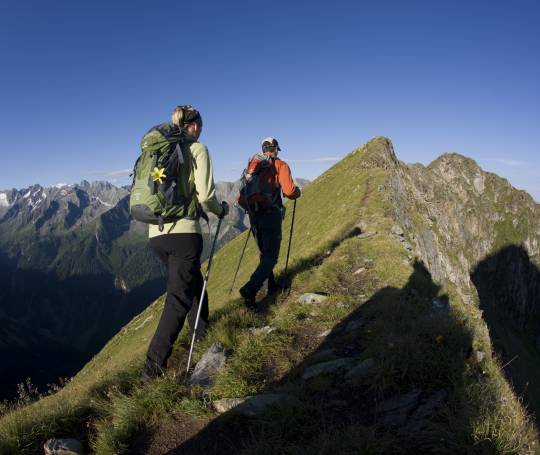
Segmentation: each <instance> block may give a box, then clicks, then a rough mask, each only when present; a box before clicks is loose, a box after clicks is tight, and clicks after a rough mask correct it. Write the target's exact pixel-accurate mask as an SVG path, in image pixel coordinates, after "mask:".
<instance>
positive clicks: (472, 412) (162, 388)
mask: <svg viewBox="0 0 540 455" xmlns="http://www.w3.org/2000/svg"><path fill="white" fill-rule="evenodd" d="M389 150H390V145H389V142H388V141H387V140H386V139H384V138H375V139H374V140H372V141H370V142H369V143H368V144H366V145H365V146H363V147H361V148H359V149H358V150H355V151H353V152H352V153H351V154H349V155H348V156H347V157H346V158H345V159H343V160H342V161H340V162H339V163H337V164H336V165H335V166H333V167H332V168H331V169H330V170H329V171H327V172H326V173H324V174H323V175H322V176H320V177H319V178H318V179H316V180H315V181H314V182H312V183H311V184H310V185H309V186H308V187H307V188H305V190H304V192H303V196H302V198H301V199H300V200H299V201H298V204H297V212H296V220H295V227H294V237H293V242H292V253H291V260H290V263H289V277H290V278H291V280H292V286H291V292H290V294H288V295H285V294H281V295H278V296H277V297H275V298H265V299H264V300H263V302H262V307H263V308H264V311H261V312H260V313H258V314H253V313H250V312H247V311H246V310H245V309H244V308H242V305H241V302H240V300H239V299H238V298H237V289H238V288H239V287H240V286H241V285H242V284H243V283H244V282H245V281H246V280H247V278H248V277H249V274H250V273H251V272H252V270H253V269H254V267H255V265H256V263H257V259H258V251H257V249H256V246H255V243H254V242H253V240H250V241H249V244H248V248H247V250H246V255H245V260H244V261H243V264H242V267H241V269H240V273H239V276H238V279H237V284H236V286H235V289H234V291H233V293H232V294H229V288H230V286H231V281H232V278H233V274H234V271H235V268H236V264H237V261H238V258H239V254H240V251H241V249H242V246H243V244H244V241H245V236H246V235H247V233H244V234H242V235H240V236H238V237H237V238H235V239H234V240H232V241H231V242H229V243H228V244H227V245H226V246H224V247H223V248H222V249H221V250H220V251H219V252H218V253H217V255H216V257H215V262H214V266H213V270H212V275H211V279H210V284H209V294H210V299H211V322H212V325H211V329H210V331H209V333H208V335H207V337H206V338H205V339H204V340H203V341H202V342H200V343H199V344H198V345H197V348H196V351H195V360H197V359H198V358H200V356H201V355H202V353H203V352H204V351H205V350H206V349H207V348H208V347H209V346H210V344H211V343H212V342H214V341H220V342H222V343H223V344H225V345H226V346H227V347H228V348H229V349H230V352H231V355H230V357H229V358H228V361H227V367H226V368H225V369H224V370H223V371H222V372H220V374H219V375H218V377H217V378H216V382H215V385H214V386H213V387H212V388H211V389H210V390H209V391H207V392H205V393H202V392H201V391H198V390H188V389H187V388H185V387H184V386H183V385H182V381H180V382H178V380H179V379H180V380H181V379H182V374H181V373H179V374H176V372H177V371H182V365H183V362H185V357H186V350H187V348H188V343H187V337H186V334H185V332H186V331H185V330H184V331H183V334H182V336H181V337H180V339H179V341H178V343H177V346H176V349H175V352H174V353H173V358H172V362H171V364H172V367H171V369H170V371H169V372H168V374H167V375H166V376H165V377H164V378H162V379H158V380H155V381H152V382H151V383H150V384H146V385H141V384H140V383H139V382H138V380H137V377H138V373H139V370H140V367H141V365H142V362H143V358H144V354H145V351H146V348H147V345H148V342H149V340H150V338H151V336H152V335H153V333H154V330H155V328H156V324H157V320H158V318H159V315H160V312H161V309H162V305H163V298H160V299H158V301H156V302H155V303H154V304H153V305H151V306H150V307H148V308H147V309H146V310H145V311H143V312H142V313H141V314H140V315H138V316H137V317H136V318H134V319H133V320H132V321H131V322H130V323H129V324H128V325H126V326H125V327H124V328H123V329H122V330H121V331H120V333H118V335H116V336H115V337H114V338H113V339H112V340H111V341H110V342H109V343H108V344H107V345H106V347H105V348H104V349H103V350H102V351H101V352H100V353H99V354H98V355H96V356H95V357H94V358H93V359H92V361H91V362H89V363H88V364H87V365H86V366H85V367H84V368H83V370H82V371H81V372H80V373H79V374H77V375H76V376H75V377H74V378H73V380H72V381H71V382H70V383H69V384H68V385H67V386H66V387H65V388H64V389H62V390H61V391H59V392H57V393H56V394H54V395H51V396H48V397H46V398H44V399H42V400H40V401H38V402H35V403H33V404H31V405H29V406H26V407H23V408H20V409H15V410H9V409H5V410H4V411H3V412H4V415H3V416H2V417H1V419H0V453H2V454H4V453H5V454H10V453H40V445H41V444H42V443H43V442H44V441H45V440H46V439H47V438H49V437H60V436H75V437H79V438H81V439H83V440H84V441H85V442H86V443H87V444H88V448H89V449H91V450H92V451H94V452H95V453H98V454H113V453H115V454H116V453H168V452H169V451H172V450H178V451H180V452H181V453H246V454H248V453H257V454H264V453H269V454H270V453H290V454H295V453H336V452H339V453H485V454H488V453H499V454H509V453H515V454H526V453H536V448H537V444H538V440H537V435H536V433H535V430H534V428H533V426H532V424H531V422H530V419H529V417H528V416H527V413H526V410H525V409H524V408H523V406H522V405H521V403H520V400H519V398H518V397H516V395H515V394H514V392H513V391H512V389H511V387H510V386H509V384H508V383H507V382H506V380H505V379H504V376H503V374H502V372H501V367H500V365H499V364H498V361H497V359H496V358H495V357H494V356H493V355H492V351H491V345H490V340H489V334H488V330H487V328H486V325H485V323H484V322H483V320H482V318H481V313H480V312H479V310H478V308H476V307H474V306H471V305H464V304H463V302H462V301H461V300H460V298H459V294H458V292H457V290H456V289H455V288H454V287H453V285H452V284H451V283H434V282H433V280H432V279H431V276H430V274H429V272H428V270H426V268H425V267H424V266H423V265H422V264H421V263H420V262H418V261H416V260H415V258H414V257H413V255H412V253H410V252H409V251H408V250H407V249H405V248H404V246H403V244H402V243H401V242H400V241H399V239H397V238H396V236H395V235H393V234H392V233H391V229H392V226H393V225H394V222H395V221H394V219H393V213H394V211H393V207H392V202H391V198H389V197H388V194H387V191H388V182H389V177H390V173H391V172H393V167H394V166H395V164H396V163H395V157H393V155H392V153H390V151H389ZM287 208H288V213H287V216H286V219H285V222H284V225H283V240H282V252H281V256H280V262H279V264H278V266H277V269H276V271H277V273H278V275H279V274H280V273H281V272H282V271H283V268H284V266H285V264H284V262H285V255H286V249H287V244H288V241H289V231H290V223H291V219H292V216H291V215H292V204H291V203H288V204H287ZM305 292H319V293H324V294H326V295H327V296H328V299H327V300H325V301H324V302H323V303H321V304H317V305H314V304H307V303H299V302H298V297H299V296H300V295H301V294H302V293H305ZM433 299H437V301H439V302H442V304H443V305H444V306H445V308H447V310H445V311H435V310H434V309H433V304H432V302H433ZM351 323H352V325H351ZM263 326H270V327H272V328H273V330H272V331H271V332H270V333H264V332H262V333H257V332H254V331H253V330H251V329H253V328H254V327H255V328H256V327H263ZM351 327H352V328H351ZM323 333H324V335H322V334H323ZM478 351H481V352H483V353H485V357H484V358H483V359H481V360H478V357H477V356H476V353H477V352H478ZM342 357H346V358H348V359H350V361H354V362H361V361H364V360H367V359H370V362H371V363H372V365H373V366H372V369H371V370H370V372H369V374H368V375H366V376H365V377H362V378H360V379H357V380H356V381H355V382H353V383H345V381H343V377H342V376H340V375H339V374H335V375H321V376H317V377H315V378H314V379H310V380H305V379H302V374H303V372H305V370H306V368H308V367H309V366H312V365H314V364H317V363H320V362H322V361H326V360H333V359H337V358H342ZM179 367H180V368H179ZM275 390H280V391H284V390H285V391H287V393H289V394H290V395H291V396H294V397H295V400H294V403H293V404H291V405H290V406H288V407H286V408H285V409H280V410H279V411H276V409H270V410H269V411H267V412H265V413H264V414H263V415H262V416H260V417H259V418H258V419H254V420H247V421H246V420H245V419H242V418H240V417H235V416H234V415H230V413H227V414H225V415H222V416H219V415H218V414H217V412H216V411H215V410H214V408H213V406H212V402H213V401H215V400H217V399H221V398H233V397H234V398H238V397H245V396H251V395H257V394H260V393H265V392H272V391H275ZM411 391H420V392H419V393H421V394H422V396H432V395H433V394H439V395H440V396H444V397H445V398H444V400H443V403H442V404H441V405H440V406H439V407H437V409H435V410H433V412H432V413H431V414H430V418H429V419H428V420H429V421H428V422H424V424H423V425H421V426H418V425H417V426H410V424H411V422H407V421H404V422H401V423H400V424H398V425H390V424H388V423H385V421H384V418H382V417H381V415H380V414H378V413H377V407H378V404H379V403H383V402H384V401H385V400H387V399H388V398H390V397H396V396H402V395H403V394H404V393H408V392H411ZM164 428H166V429H167V431H166V432H164V431H162V430H163V429H164ZM175 429H176V430H178V431H176V432H175ZM137 435H138V439H137V438H136V437H137ZM141 440H142V441H143V442H142V443H141ZM142 446H144V447H146V449H145V450H142V449H141V447H142ZM152 447H154V448H152ZM156 447H159V449H158V448H156ZM152 450H153V451H152ZM171 453H172V452H171Z"/></svg>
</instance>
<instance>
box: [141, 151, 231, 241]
mask: <svg viewBox="0 0 540 455" xmlns="http://www.w3.org/2000/svg"><path fill="white" fill-rule="evenodd" d="M189 151H190V154H191V166H192V169H193V172H191V173H190V177H189V187H190V189H191V190H194V191H193V194H194V197H196V198H197V201H199V204H201V206H202V208H203V210H204V211H205V212H212V213H213V214H215V215H217V216H219V215H220V214H221V212H222V210H223V208H222V207H221V204H220V203H219V202H218V200H217V198H216V187H215V185H214V175H213V172H212V161H211V160H210V155H209V154H208V149H207V148H206V146H205V145H204V144H201V143H200V142H193V143H192V144H191V145H190V146H189ZM186 164H187V163H186ZM185 233H187V234H201V233H202V230H201V223H200V222H199V221H198V220H186V219H181V220H178V221H176V222H173V223H165V225H164V229H163V231H161V232H160V230H159V228H158V226H157V225H153V224H150V225H149V229H148V236H149V237H157V236H158V235H165V234H185Z"/></svg>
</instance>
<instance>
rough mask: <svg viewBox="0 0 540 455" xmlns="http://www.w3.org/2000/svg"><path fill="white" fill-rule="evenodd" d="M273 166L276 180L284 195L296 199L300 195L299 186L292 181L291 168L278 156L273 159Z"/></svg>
mask: <svg viewBox="0 0 540 455" xmlns="http://www.w3.org/2000/svg"><path fill="white" fill-rule="evenodd" d="M274 167H275V168H276V180H277V183H278V184H279V186H280V187H281V191H282V192H283V195H284V196H285V197H288V198H289V199H296V198H299V197H300V188H298V187H297V186H296V185H295V184H294V181H293V178H292V174H291V169H290V168H289V165H288V164H287V163H286V162H285V161H281V160H280V159H279V158H276V159H274Z"/></svg>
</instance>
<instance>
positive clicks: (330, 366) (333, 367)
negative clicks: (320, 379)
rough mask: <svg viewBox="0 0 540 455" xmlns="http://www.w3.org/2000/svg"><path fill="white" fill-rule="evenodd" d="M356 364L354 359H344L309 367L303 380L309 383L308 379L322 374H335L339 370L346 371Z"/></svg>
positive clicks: (303, 375)
mask: <svg viewBox="0 0 540 455" xmlns="http://www.w3.org/2000/svg"><path fill="white" fill-rule="evenodd" d="M353 364H354V359H351V358H343V359H337V360H331V361H329V362H323V363H317V364H316V365H313V366H311V367H308V368H306V369H305V370H304V373H303V374H302V379H303V380H304V381H307V380H308V379H311V378H314V377H316V376H320V375H322V374H333V373H336V372H337V371H339V370H346V369H348V368H350V366H351V365H353Z"/></svg>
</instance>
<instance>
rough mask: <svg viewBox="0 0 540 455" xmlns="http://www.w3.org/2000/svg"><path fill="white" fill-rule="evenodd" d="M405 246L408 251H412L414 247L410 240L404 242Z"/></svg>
mask: <svg viewBox="0 0 540 455" xmlns="http://www.w3.org/2000/svg"><path fill="white" fill-rule="evenodd" d="M402 245H403V247H404V248H405V249H406V250H407V251H412V249H413V247H412V245H411V244H410V243H409V242H405V241H404V242H403V243H402Z"/></svg>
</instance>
